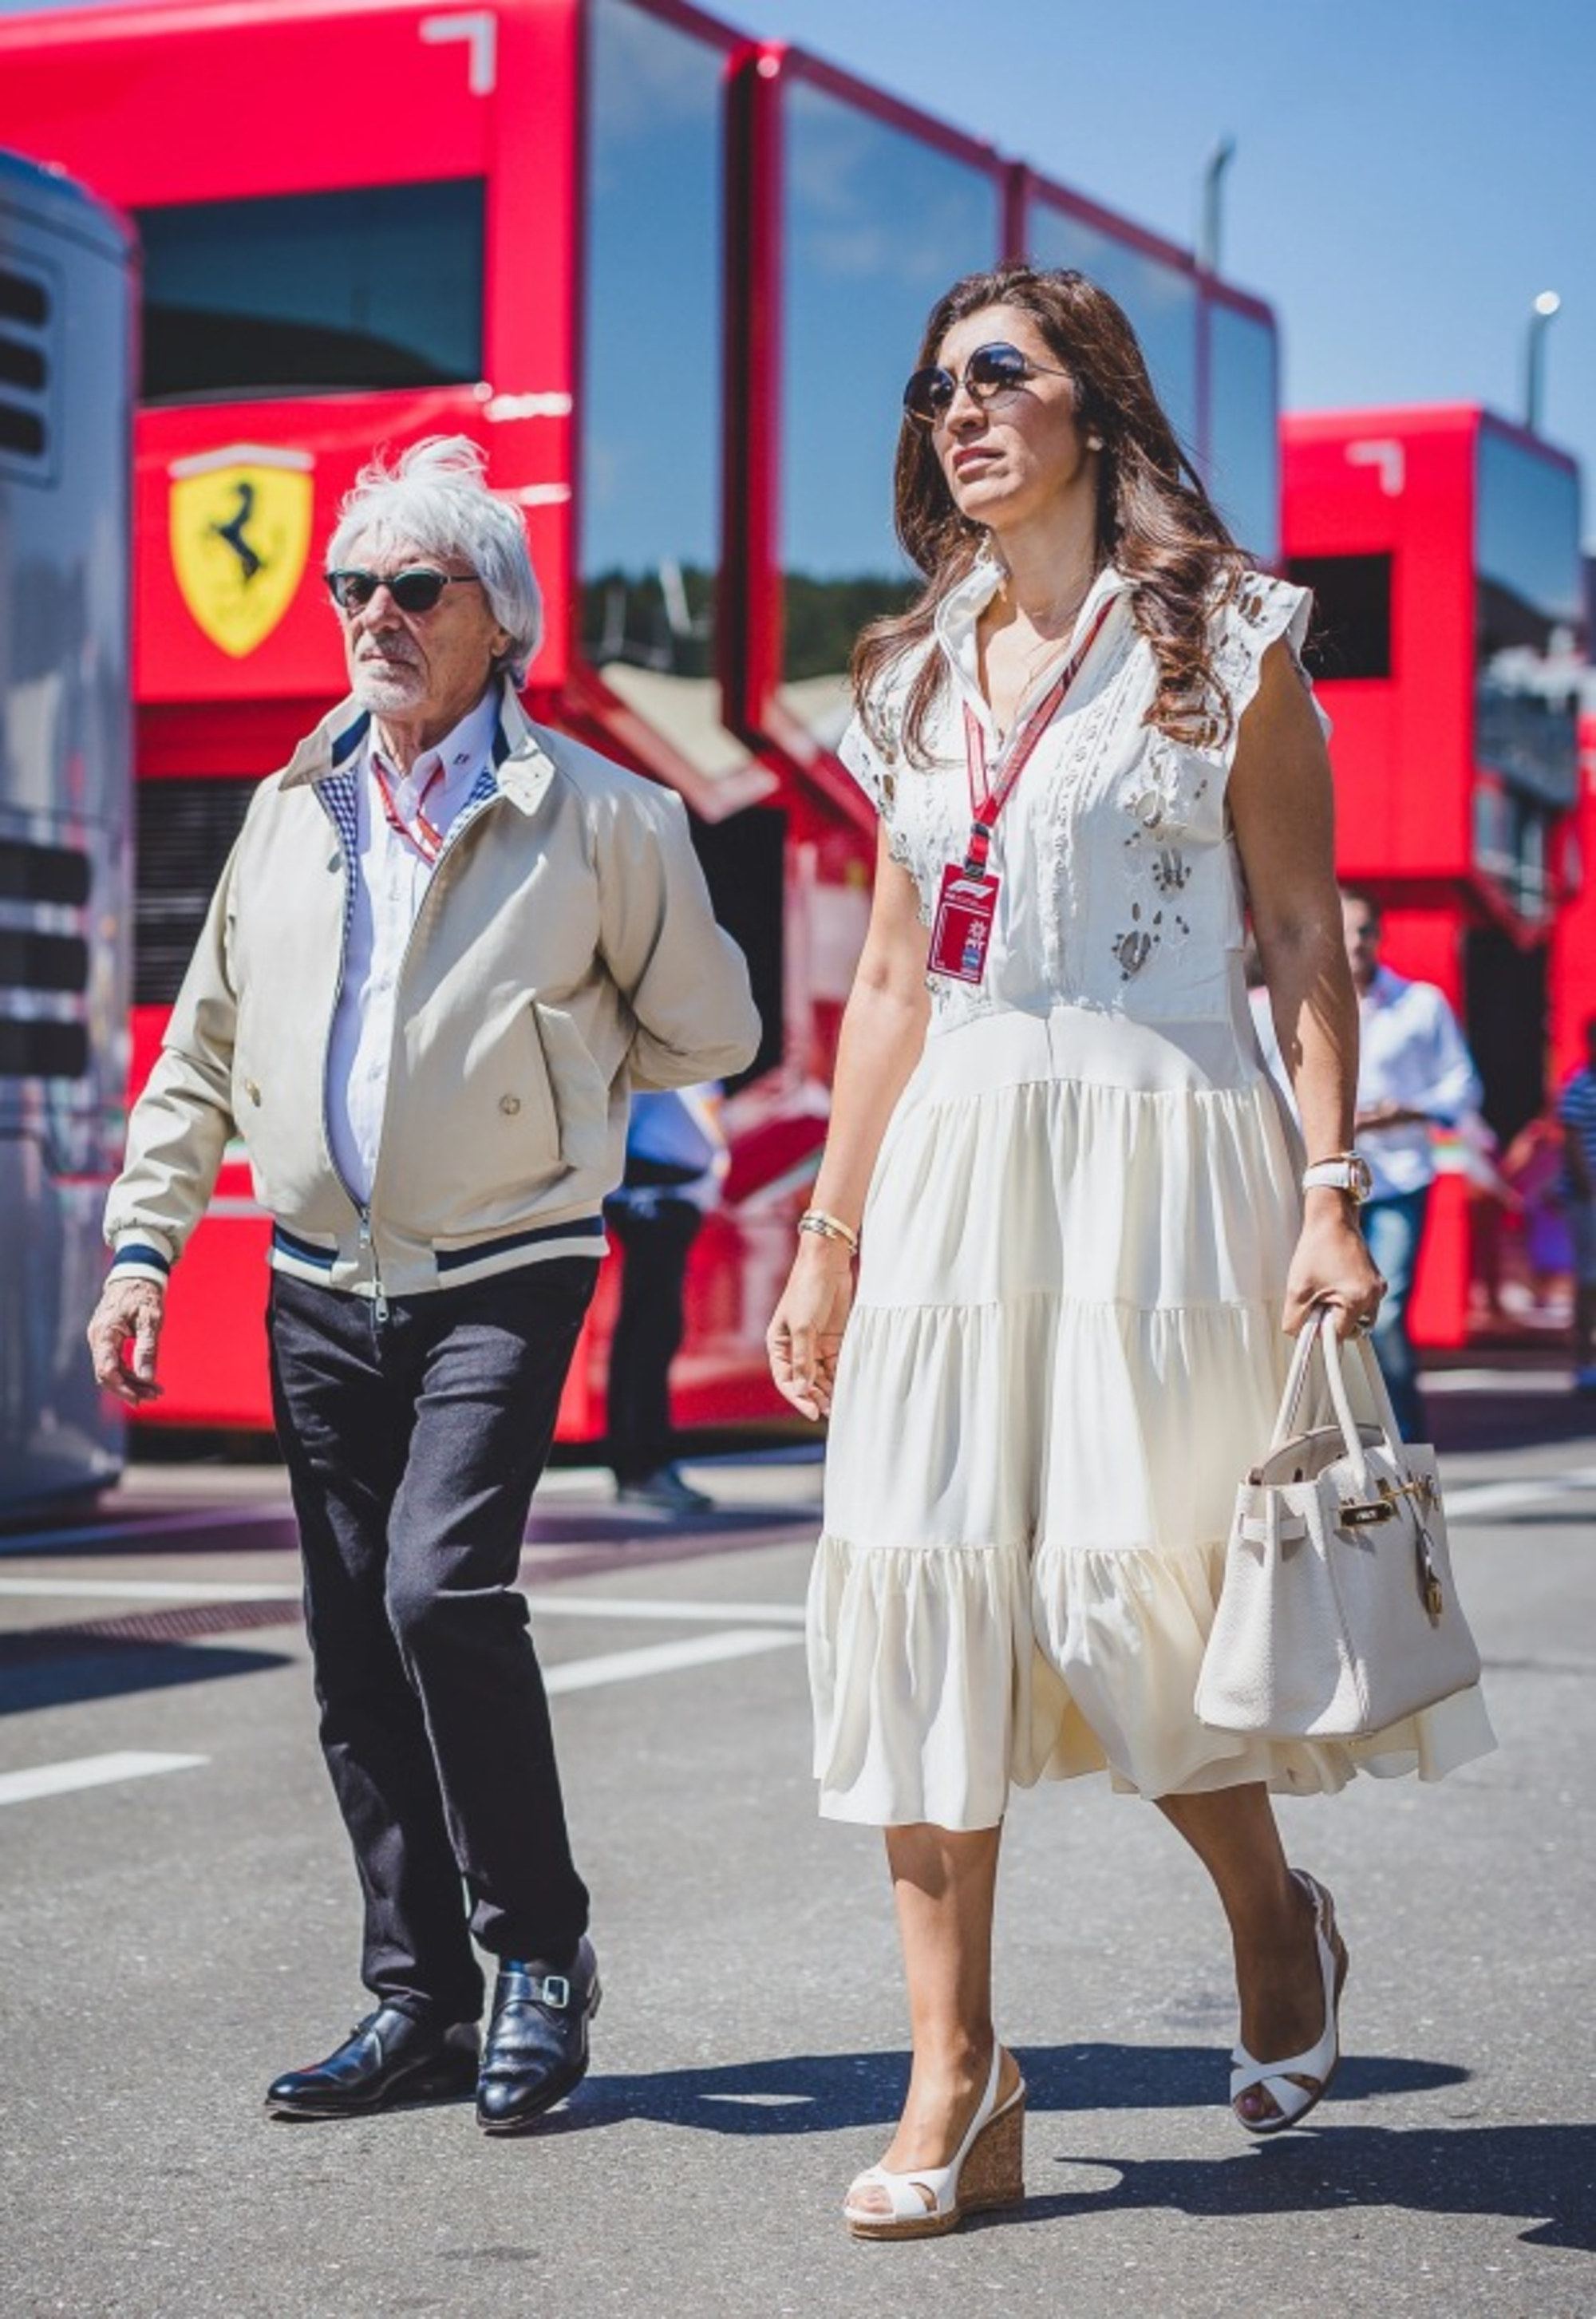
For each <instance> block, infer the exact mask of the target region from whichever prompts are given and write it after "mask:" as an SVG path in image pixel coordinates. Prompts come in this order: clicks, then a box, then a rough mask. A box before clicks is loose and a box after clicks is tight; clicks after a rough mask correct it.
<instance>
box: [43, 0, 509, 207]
mask: <svg viewBox="0 0 1596 2319" xmlns="http://www.w3.org/2000/svg"><path fill="white" fill-rule="evenodd" d="M440 13H446V12H443V11H440V10H439V9H438V7H437V5H435V0H370V4H369V5H363V0H342V5H338V6H336V7H329V6H327V5H304V0H273V5H272V6H271V7H270V8H267V9H257V8H251V9H248V10H245V9H241V8H239V7H237V6H210V7H203V6H201V7H186V6H179V7H171V8H148V9H128V10H125V11H124V10H105V11H95V12H93V13H90V14H77V15H74V14H66V15H57V16H53V17H52V16H50V15H41V16H35V17H26V18H10V19H5V20H0V92H3V94H0V142H5V143H6V144H8V145H14V146H15V147H16V148H17V149H18V150H20V151H22V152H24V153H27V154H30V155H32V156H33V157H35V158H38V159H40V160H42V161H58V162H60V163H62V164H64V166H65V167H68V169H69V170H70V171H71V172H72V174H73V175H74V176H77V177H79V178H81V179H82V181H83V182H84V184H86V185H90V186H92V187H93V188H94V189H95V191H97V192H103V193H105V194H108V195H109V197H110V198H111V199H112V200H113V201H117V202H120V203H122V204H124V206H132V205H137V204H142V203H165V202H177V201H185V202H187V201H218V200H225V199H227V198H229V197H230V196H231V195H234V194H275V193H294V192H299V191H302V190H304V189H306V188H308V187H311V186H331V185H380V184H383V183H385V182H393V183H398V182H401V181H403V180H406V179H409V178H412V177H414V176H416V174H417V156H418V154H424V155H425V156H426V167H427V172H428V175H430V176H441V177H446V176H478V175H481V174H482V171H483V169H484V168H485V167H486V158H487V133H488V116H489V111H490V107H489V104H488V102H487V101H486V100H485V99H484V98H483V97H482V96H478V95H473V93H472V90H471V87H470V74H469V63H470V59H469V54H468V50H467V45H466V44H465V43H464V41H447V42H437V41H430V40H427V39H424V37H423V34H422V29H421V28H422V23H423V22H424V20H427V19H433V20H436V18H437V16H438V15H439V14H440ZM64 66H65V69H63V67H64ZM308 99H309V100H311V101H307V100H308ZM378 119H380V121H381V123H382V133H381V135H380V136H379V135H372V134H368V133H365V129H364V126H363V124H364V123H365V122H368V121H375V120H378Z"/></svg>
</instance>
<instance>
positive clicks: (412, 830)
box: [372, 756, 443, 869]
mask: <svg viewBox="0 0 1596 2319" xmlns="http://www.w3.org/2000/svg"><path fill="white" fill-rule="evenodd" d="M372 771H374V773H375V775H376V777H377V787H378V789H379V790H381V791H382V795H383V812H384V813H385V814H386V815H387V817H388V826H389V828H390V829H392V830H393V831H395V832H396V833H397V835H399V836H401V837H402V838H403V840H404V842H405V844H407V845H413V846H414V847H415V850H416V852H417V853H419V855H420V857H421V859H422V861H423V862H426V864H427V865H428V869H430V868H431V866H432V864H433V863H434V862H436V861H437V857H438V855H439V854H440V853H442V852H443V832H442V831H441V830H440V829H438V828H437V826H435V825H434V824H433V823H432V822H430V821H428V818H427V800H428V798H429V797H430V796H431V795H432V792H433V790H435V789H436V788H437V785H438V783H439V781H442V779H443V767H442V766H441V765H434V767H433V768H432V771H430V772H429V773H428V776H427V785H426V787H425V788H424V789H423V790H422V791H421V794H420V796H419V798H418V799H416V812H415V820H414V823H413V824H412V823H410V822H408V821H406V820H405V818H404V817H403V815H402V814H401V812H400V810H399V808H398V806H397V805H396V804H395V802H394V799H393V791H392V789H391V788H390V787H389V783H388V775H387V772H386V771H385V770H384V768H383V763H382V762H381V760H380V759H379V758H377V757H375V756H374V757H373V759H372Z"/></svg>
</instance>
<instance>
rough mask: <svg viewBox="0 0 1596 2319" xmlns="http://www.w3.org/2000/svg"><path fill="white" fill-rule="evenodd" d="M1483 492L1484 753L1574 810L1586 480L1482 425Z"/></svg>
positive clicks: (1480, 712) (1525, 786)
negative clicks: (1582, 499)
mask: <svg viewBox="0 0 1596 2319" xmlns="http://www.w3.org/2000/svg"><path fill="white" fill-rule="evenodd" d="M1478 491H1479V514H1478V519H1477V521H1478V541H1477V546H1476V556H1477V563H1478V585H1477V592H1476V596H1475V625H1474V708H1475V729H1474V755H1475V758H1476V760H1477V762H1479V763H1480V764H1481V765H1482V766H1488V767H1489V768H1490V769H1491V770H1492V771H1493V772H1495V773H1497V774H1499V775H1500V777H1501V780H1503V781H1507V782H1509V783H1510V784H1511V786H1512V787H1513V788H1515V789H1517V790H1522V791H1528V793H1529V794H1531V795H1533V796H1535V797H1537V798H1540V799H1544V800H1546V802H1547V803H1548V804H1551V805H1553V806H1555V807H1557V808H1567V807H1569V806H1571V805H1573V801H1574V799H1575V798H1576V796H1577V795H1578V791H1579V750H1578V737H1577V724H1578V714H1579V700H1578V695H1577V692H1576V690H1575V686H1576V683H1577V681H1578V680H1577V673H1576V668H1575V658H1574V655H1575V647H1576V645H1577V642H1578V636H1579V627H1580V615H1581V609H1582V607H1581V592H1582V571H1581V565H1580V552H1579V534H1580V494H1579V483H1578V482H1577V480H1576V479H1575V477H1574V476H1573V475H1572V474H1570V473H1569V472H1568V470H1567V469H1566V468H1565V467H1563V466H1559V465H1555V464H1554V463H1553V462H1552V461H1551V460H1549V459H1545V458H1541V457H1539V456H1537V454H1536V452H1535V451H1534V450H1532V449H1531V448H1530V447H1529V446H1528V444H1525V443H1519V442H1515V441H1513V440H1512V439H1511V438H1510V437H1508V436H1505V435H1499V434H1498V433H1497V432H1496V431H1495V429H1493V428H1491V427H1482V428H1481V429H1480V436H1479V449H1478Z"/></svg>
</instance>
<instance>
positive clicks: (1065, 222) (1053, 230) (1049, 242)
mask: <svg viewBox="0 0 1596 2319" xmlns="http://www.w3.org/2000/svg"><path fill="white" fill-rule="evenodd" d="M1030 241H1031V251H1030V255H1031V257H1032V259H1033V260H1034V261H1035V263H1036V264H1037V265H1038V266H1073V267H1074V268H1075V270H1076V272H1077V273H1078V274H1084V275H1087V277H1088V278H1089V279H1090V280H1091V281H1093V282H1095V283H1096V284H1097V286H1098V288H1099V289H1100V290H1106V291H1107V293H1108V294H1109V296H1110V297H1111V298H1115V299H1117V300H1118V301H1119V303H1120V304H1121V305H1122V306H1123V308H1124V310H1125V312H1126V313H1127V315H1128V316H1129V317H1130V320H1131V327H1132V329H1133V330H1134V331H1135V333H1136V335H1137V337H1138V338H1140V340H1141V351H1142V355H1143V356H1144V357H1145V359H1146V362H1147V367H1148V370H1149V373H1150V375H1151V378H1152V383H1153V387H1154V390H1155V392H1156V393H1157V395H1158V398H1159V402H1161V403H1162V404H1163V406H1164V411H1165V415H1166V417H1167V418H1168V421H1169V424H1170V425H1171V426H1172V427H1173V428H1174V429H1175V431H1176V433H1177V435H1178V436H1179V438H1180V440H1181V444H1182V446H1183V447H1184V448H1185V450H1186V453H1187V455H1188V456H1189V457H1190V458H1191V460H1192V463H1193V465H1195V464H1196V457H1197V285H1196V284H1195V281H1194V280H1193V278H1192V276H1191V275H1190V274H1188V273H1186V271H1185V270H1184V269H1183V268H1182V267H1180V266H1171V265H1170V264H1169V262H1168V259H1167V258H1162V257H1156V256H1155V255H1154V254H1153V252H1152V251H1151V250H1149V249H1143V248H1141V245H1140V244H1139V243H1137V242H1134V241H1131V240H1128V239H1122V238H1121V236H1120V235H1118V234H1116V233H1112V232H1109V231H1107V230H1105V228H1104V227H1102V226H1100V225H1094V224H1090V223H1088V221H1087V220H1086V219H1085V218H1081V217H1077V215H1076V214H1075V212H1074V211H1073V210H1065V209H1059V208H1056V207H1055V206H1054V205H1053V204H1052V203H1050V202H1038V203H1035V204H1034V205H1033V206H1032V211H1031V217H1030Z"/></svg>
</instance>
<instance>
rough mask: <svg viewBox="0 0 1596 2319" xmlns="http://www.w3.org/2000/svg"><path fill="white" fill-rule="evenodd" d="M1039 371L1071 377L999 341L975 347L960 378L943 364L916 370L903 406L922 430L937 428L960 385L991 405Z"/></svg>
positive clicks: (975, 397)
mask: <svg viewBox="0 0 1596 2319" xmlns="http://www.w3.org/2000/svg"><path fill="white" fill-rule="evenodd" d="M1039 371H1045V372H1046V373H1047V374H1048V376H1049V377H1050V378H1068V377H1069V372H1068V371H1067V370H1059V369H1057V368H1056V367H1055V366H1054V365H1053V364H1051V363H1039V362H1032V359H1031V357H1030V356H1029V355H1023V354H1022V353H1021V352H1020V349H1019V347H1011V346H1009V345H1008V344H1007V343H1006V341H1005V340H1004V339H1002V338H996V339H994V341H993V343H992V344H991V345H990V346H989V347H977V348H976V350H975V352H974V354H972V355H971V356H970V358H969V361H968V362H967V363H966V364H965V365H964V376H963V377H962V378H961V379H960V378H955V377H954V375H953V374H952V372H951V370H943V369H942V365H940V363H932V364H931V365H928V367H927V368H926V369H924V370H917V371H916V372H915V374H914V376H913V377H912V378H911V379H910V381H909V383H908V384H907V385H906V387H905V389H904V391H903V407H904V409H905V410H906V411H907V412H908V415H909V417H910V418H911V419H917V420H919V422H920V424H921V426H922V427H934V426H935V425H936V422H937V420H939V419H945V418H946V416H947V414H948V412H949V411H951V408H952V404H953V397H954V396H955V395H956V394H957V393H958V392H959V390H960V387H961V386H962V387H963V389H964V391H965V393H966V394H969V395H971V396H973V398H974V399H975V401H976V402H990V401H991V400H992V397H993V396H994V395H995V394H1012V393H1014V389H1015V388H1016V387H1019V386H1023V385H1024V383H1025V381H1026V380H1027V379H1028V378H1034V377H1035V376H1036V374H1037V373H1038V372H1039Z"/></svg>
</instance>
